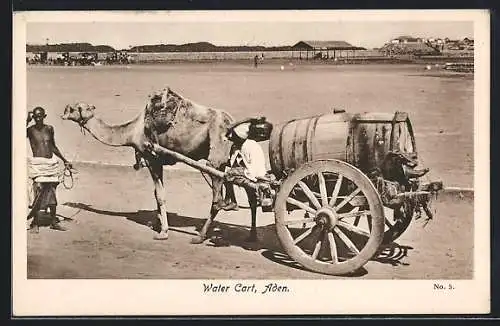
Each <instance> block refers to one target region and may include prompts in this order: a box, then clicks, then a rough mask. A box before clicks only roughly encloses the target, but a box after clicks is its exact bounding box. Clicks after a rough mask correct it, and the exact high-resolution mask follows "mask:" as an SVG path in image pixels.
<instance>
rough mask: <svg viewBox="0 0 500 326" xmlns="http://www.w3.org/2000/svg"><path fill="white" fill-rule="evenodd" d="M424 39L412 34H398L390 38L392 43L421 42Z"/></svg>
mask: <svg viewBox="0 0 500 326" xmlns="http://www.w3.org/2000/svg"><path fill="white" fill-rule="evenodd" d="M423 42H424V39H422V38H419V37H412V36H407V35H404V36H400V37H397V38H395V39H392V40H391V43H392V44H408V43H423Z"/></svg>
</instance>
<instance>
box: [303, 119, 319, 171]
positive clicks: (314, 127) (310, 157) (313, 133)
mask: <svg viewBox="0 0 500 326" xmlns="http://www.w3.org/2000/svg"><path fill="white" fill-rule="evenodd" d="M319 118H321V116H317V117H315V118H314V123H313V127H312V128H311V135H310V136H309V138H308V139H306V141H307V143H308V144H307V146H308V147H309V149H310V150H311V153H309V154H308V155H309V161H312V158H313V148H312V146H313V139H314V136H315V135H316V125H317V124H318V120H319ZM308 133H309V130H308Z"/></svg>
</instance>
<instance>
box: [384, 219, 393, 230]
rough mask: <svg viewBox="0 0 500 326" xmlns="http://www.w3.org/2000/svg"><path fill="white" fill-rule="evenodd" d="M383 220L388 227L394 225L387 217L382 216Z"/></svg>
mask: <svg viewBox="0 0 500 326" xmlns="http://www.w3.org/2000/svg"><path fill="white" fill-rule="evenodd" d="M384 221H385V225H387V226H388V227H389V229H392V228H393V227H394V225H392V224H391V222H389V220H388V219H386V218H384Z"/></svg>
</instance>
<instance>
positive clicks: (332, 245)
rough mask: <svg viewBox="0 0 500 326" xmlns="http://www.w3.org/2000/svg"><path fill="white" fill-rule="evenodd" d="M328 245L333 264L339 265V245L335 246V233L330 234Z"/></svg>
mask: <svg viewBox="0 0 500 326" xmlns="http://www.w3.org/2000/svg"><path fill="white" fill-rule="evenodd" d="M328 243H329V244H330V254H331V255H332V263H334V264H336V263H338V258H337V245H336V244H335V239H334V237H333V233H331V232H328Z"/></svg>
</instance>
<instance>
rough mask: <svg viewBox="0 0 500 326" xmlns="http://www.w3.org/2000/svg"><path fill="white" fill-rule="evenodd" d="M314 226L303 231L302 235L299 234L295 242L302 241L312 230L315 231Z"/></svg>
mask: <svg viewBox="0 0 500 326" xmlns="http://www.w3.org/2000/svg"><path fill="white" fill-rule="evenodd" d="M313 229H314V226H313V227H312V228H310V229H308V230H307V231H306V232H304V233H302V234H301V235H300V236H298V237H297V238H296V239H294V240H293V243H294V244H297V243H299V242H300V241H302V240H304V239H305V238H306V237H307V236H308V235H309V234H311V232H312V231H313Z"/></svg>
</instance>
